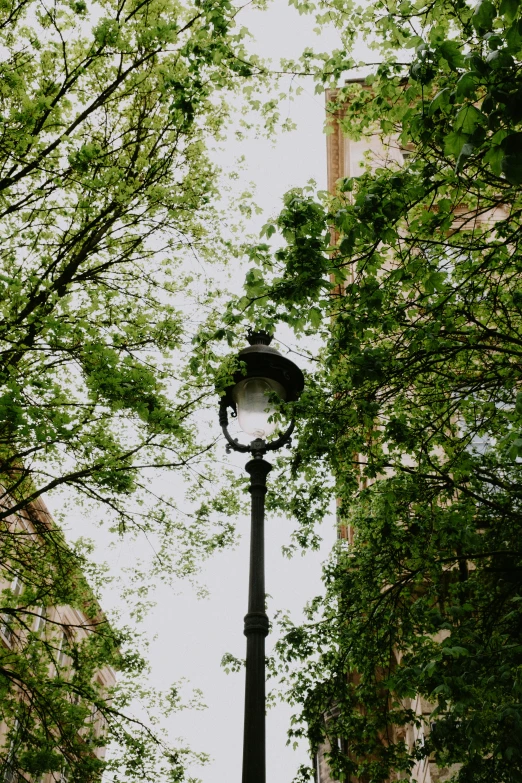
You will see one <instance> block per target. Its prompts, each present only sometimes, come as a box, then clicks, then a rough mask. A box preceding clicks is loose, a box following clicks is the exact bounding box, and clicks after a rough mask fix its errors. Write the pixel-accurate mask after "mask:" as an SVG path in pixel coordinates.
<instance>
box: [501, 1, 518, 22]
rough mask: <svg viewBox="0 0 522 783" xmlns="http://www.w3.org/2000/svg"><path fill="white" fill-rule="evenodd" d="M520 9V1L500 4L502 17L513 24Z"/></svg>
mask: <svg viewBox="0 0 522 783" xmlns="http://www.w3.org/2000/svg"><path fill="white" fill-rule="evenodd" d="M519 7H520V0H502V2H501V3H500V8H499V13H500V15H501V16H505V17H506V21H508V22H512V21H513V20H514V19H515V17H516V15H517V13H518V9H519Z"/></svg>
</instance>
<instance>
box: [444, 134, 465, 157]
mask: <svg viewBox="0 0 522 783" xmlns="http://www.w3.org/2000/svg"><path fill="white" fill-rule="evenodd" d="M468 140H469V136H468V135H467V134H465V133H462V132H461V131H453V132H452V133H448V135H447V136H445V137H444V153H445V154H446V155H449V156H450V157H453V158H458V157H459V155H460V153H461V152H462V147H463V146H464V144H467V143H468Z"/></svg>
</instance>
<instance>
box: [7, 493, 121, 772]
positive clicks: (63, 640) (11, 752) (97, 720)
mask: <svg viewBox="0 0 522 783" xmlns="http://www.w3.org/2000/svg"><path fill="white" fill-rule="evenodd" d="M2 525H3V534H4V535H19V536H22V537H24V539H25V544H24V545H25V546H27V545H28V543H29V545H30V546H34V547H35V548H37V547H38V546H39V544H41V536H42V532H43V531H45V530H48V531H50V532H55V531H57V527H56V525H55V523H54V521H53V519H52V517H51V515H50V513H49V511H48V509H47V507H46V506H45V504H44V502H43V501H42V500H41V499H38V500H36V501H34V502H33V503H31V504H30V506H29V507H28V508H27V509H25V510H24V511H22V512H18V513H17V514H16V515H14V514H13V515H10V516H8V517H7V518H5V519H4V520H3V522H2ZM39 531H40V532H39ZM0 569H1V570H0V604H1V603H2V598H1V595H2V591H5V590H6V589H7V590H9V592H10V597H12V598H14V599H15V600H16V599H19V604H20V605H21V606H23V607H24V609H25V608H26V606H25V604H24V603H23V594H24V584H23V582H22V579H21V578H20V576H19V575H18V573H17V570H18V569H17V565H16V563H1V564H0ZM4 595H5V593H4ZM93 605H94V607H95V609H96V616H95V617H94V618H93V612H92V606H93ZM4 607H5V608H4V609H3V610H2V607H1V605H0V667H7V668H8V667H9V659H10V654H11V653H12V652H16V651H18V652H19V651H20V650H21V649H23V647H24V640H25V639H26V638H27V636H28V635H29V633H31V634H33V635H38V636H39V637H40V638H41V640H42V644H45V645H46V649H47V651H48V657H49V666H48V676H49V678H50V679H52V678H53V677H56V676H57V673H58V671H60V674H61V676H62V678H63V677H64V676H65V678H68V676H69V675H70V674H72V671H73V660H72V658H71V655H70V654H69V652H70V645H71V641H74V642H80V641H81V640H82V639H86V638H87V637H88V636H89V634H91V633H93V632H95V630H96V627H97V626H98V625H99V624H100V623H106V622H107V621H106V619H105V618H104V616H103V614H102V612H101V610H100V608H99V606H98V605H97V604H96V602H95V601H94V599H93V598H91V607H90V611H89V612H88V613H87V611H85V612H84V611H82V610H81V609H78V608H73V607H71V606H51V607H49V606H48V607H46V608H44V607H43V606H38V605H37V606H31V607H27V614H25V615H24V622H23V624H22V625H21V624H20V623H15V622H14V621H13V615H12V614H10V613H9V612H8V611H7V605H6V604H5V603H4ZM95 681H96V682H95V684H96V685H97V686H99V688H100V691H101V692H102V693H103V692H108V691H109V689H110V688H111V687H112V686H113V685H114V684H115V682H116V675H115V672H114V670H113V669H112V668H111V667H110V666H105V667H104V668H102V669H101V670H99V671H98V672H96V675H95ZM71 698H74V696H72V697H71ZM20 700H21V701H23V700H25V701H27V695H22V692H21V691H20ZM75 703H77V702H75ZM3 713H4V711H3V710H1V711H0V751H1V755H2V757H3V763H2V764H0V783H23V782H25V781H27V783H67V781H68V779H69V777H68V773H67V770H66V767H65V765H64V768H63V770H62V771H60V772H53V773H51V772H48V773H45V774H42V775H40V776H39V777H37V778H34V777H30V776H28V775H27V774H23V773H22V772H20V770H19V769H18V768H17V764H16V745H17V743H16V737H17V726H16V725H15V726H14V727H13V726H8V725H7V724H6V721H5V719H4V716H3ZM16 723H17V721H16ZM13 728H14V731H13ZM88 728H89V732H90V736H91V737H92V736H94V737H96V738H101V737H103V735H104V732H105V723H104V718H103V716H102V715H101V714H100V713H99V712H98V710H97V709H96V708H95V707H93V708H92V709H91V713H90V718H89V727H88ZM8 731H9V734H10V737H8V736H7V735H8ZM86 753H91V754H94V755H95V756H96V757H98V758H100V759H102V758H104V756H105V747H103V746H102V745H100V746H97V745H96V746H95V745H89V746H88V745H87V743H86Z"/></svg>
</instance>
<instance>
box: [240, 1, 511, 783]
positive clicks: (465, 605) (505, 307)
mask: <svg viewBox="0 0 522 783" xmlns="http://www.w3.org/2000/svg"><path fill="white" fill-rule="evenodd" d="M302 10H305V11H306V10H310V6H309V5H306V6H305V5H303V6H302ZM318 13H324V16H323V21H325V20H328V21H329V22H333V23H334V24H336V25H337V27H338V29H339V30H340V32H341V34H342V35H343V43H344V47H345V48H343V49H341V50H339V51H337V52H334V53H331V54H329V55H325V56H323V57H322V58H321V57H318V58H317V59H316V60H314V58H313V56H312V54H311V53H310V52H308V53H307V55H306V57H305V60H304V63H305V68H306V70H307V71H308V73H313V74H314V75H315V77H316V78H317V80H318V84H319V89H322V86H323V85H325V84H326V85H335V83H336V82H337V81H338V80H339V81H340V79H341V76H342V74H343V71H344V70H345V69H347V68H350V67H353V66H354V64H355V60H354V54H353V50H354V39H355V38H356V36H360V37H363V38H366V39H370V40H371V42H372V45H373V48H374V49H375V50H376V52H377V57H376V59H377V60H378V61H379V63H378V64H377V65H374V66H372V67H371V71H372V75H371V76H369V77H368V78H367V79H366V84H365V85H364V84H346V85H345V86H342V87H341V88H340V89H339V91H338V92H337V97H336V99H335V101H334V102H333V103H331V104H330V105H329V107H328V108H329V110H330V111H332V112H338V113H339V114H340V115H341V116H342V118H343V119H342V120H341V121H342V124H343V128H344V130H345V132H346V133H347V134H348V135H349V136H351V137H352V138H361V137H362V136H364V135H365V134H371V133H373V132H377V133H379V134H380V136H381V137H382V139H383V142H384V143H385V144H390V143H392V144H395V145H396V146H402V147H409V148H411V149H412V150H413V153H412V155H411V156H410V157H408V159H407V161H406V162H405V163H404V165H399V163H397V157H395V161H394V160H393V158H392V157H391V158H390V159H389V160H387V161H386V162H385V163H382V164H381V165H380V166H379V167H378V168H376V169H372V168H371V167H368V168H367V169H366V171H364V172H363V171H361V175H360V176H357V177H353V178H351V179H345V180H341V181H340V182H339V183H338V186H339V187H338V192H337V193H336V194H335V196H333V197H331V198H329V197H327V196H326V195H325V194H317V195H315V194H314V193H311V192H310V190H309V189H306V188H305V189H300V190H299V189H296V190H294V191H292V192H290V193H288V194H287V196H286V198H285V204H284V209H283V211H282V212H281V214H280V215H279V217H278V218H277V219H276V220H275V221H273V222H272V223H270V224H267V226H266V227H265V229H264V234H265V236H266V237H267V238H269V237H270V236H271V235H272V234H273V233H274V232H279V236H280V237H281V239H282V245H281V247H280V248H279V249H278V250H276V251H275V252H272V250H271V248H270V246H269V244H268V243H267V242H265V241H263V242H262V243H261V244H258V245H257V246H255V247H253V248H250V251H249V252H250V256H251V258H252V259H253V261H254V262H255V266H254V267H253V268H252V270H251V271H250V272H249V273H248V275H247V281H246V286H245V296H244V297H242V298H241V299H240V300H239V301H236V302H235V303H234V304H232V305H231V307H230V309H229V312H228V314H227V322H228V323H229V324H234V323H238V322H241V320H242V319H244V318H245V317H246V318H247V319H248V318H250V319H256V321H257V323H260V322H261V323H263V324H264V325H265V326H267V327H273V326H274V325H275V324H277V323H278V322H285V323H288V324H290V325H291V326H292V327H293V328H294V329H295V331H296V333H297V334H301V335H305V336H307V335H312V334H314V335H315V334H320V335H321V336H323V337H324V347H323V349H322V350H321V352H320V353H319V355H318V356H315V357H314V358H315V360H316V366H317V371H316V372H315V373H311V376H310V378H309V381H308V385H307V391H306V393H305V394H304V395H303V398H302V400H301V401H300V402H299V403H298V404H296V405H295V406H294V410H295V413H296V415H297V416H298V419H299V423H300V427H299V443H298V446H297V448H296V449H295V453H294V456H293V457H292V458H288V461H287V470H286V473H285V474H284V478H283V481H281V482H280V484H279V486H278V487H277V492H275V493H274V494H273V495H272V502H273V503H278V502H280V503H281V506H282V507H286V508H289V509H291V510H292V512H293V513H294V514H295V515H296V516H297V517H298V518H299V520H300V522H301V532H304V535H303V536H302V538H303V540H305V539H306V537H307V535H308V531H309V528H310V525H311V524H312V523H313V522H314V520H315V519H316V518H317V517H318V516H319V517H320V516H321V514H322V513H324V510H323V509H324V498H325V482H324V476H325V473H327V472H328V471H330V472H331V474H332V475H333V477H334V479H333V484H334V487H333V491H334V492H335V495H336V496H337V497H338V498H339V499H340V507H339V523H340V524H341V525H343V526H349V527H350V529H351V530H353V542H351V543H348V542H347V541H340V542H339V546H338V548H337V550H336V551H335V553H334V555H333V557H332V560H331V562H330V563H329V564H328V566H327V567H326V571H325V591H326V592H325V596H324V598H317V599H316V600H315V601H314V602H312V604H311V606H310V609H309V620H310V622H309V623H308V624H306V625H304V626H302V627H296V626H293V625H292V623H291V622H290V621H287V622H286V625H285V626H284V627H285V631H286V636H285V638H284V640H283V642H282V643H281V644H280V657H281V661H280V663H281V668H280V671H281V672H282V674H281V676H282V678H283V681H286V684H287V687H288V688H289V698H290V700H291V701H292V702H293V703H294V705H296V708H297V715H296V719H295V720H296V722H295V724H294V726H293V729H292V732H291V734H294V735H298V736H299V735H301V736H303V735H304V736H307V737H308V738H309V740H310V743H311V748H312V751H315V750H316V749H317V747H318V745H319V744H320V743H321V742H323V741H324V740H325V737H328V736H329V737H330V739H331V740H333V739H334V738H335V739H339V740H340V741H339V742H337V741H332V747H331V752H330V764H331V768H332V772H333V777H334V778H335V779H338V780H348V779H350V776H351V775H353V776H356V777H357V778H358V779H361V780H365V781H370V782H371V783H377V781H384V780H387V779H389V777H390V776H391V775H393V774H396V773H404V772H406V773H407V772H408V771H411V770H412V768H413V766H414V764H415V763H416V762H417V761H419V760H422V759H426V758H428V757H429V758H431V759H432V760H433V761H434V762H435V763H436V764H437V765H438V766H439V767H451V769H452V774H453V776H454V778H455V779H456V780H459V781H462V783H464V781H473V783H478V782H479V781H488V783H492V782H495V783H496V782H498V783H500V782H501V781H502V783H505V782H506V781H518V780H520V779H521V777H522V753H521V750H520V748H521V747H522V746H521V742H520V740H521V738H522V711H521V706H520V705H521V680H520V666H521V663H522V658H521V652H522V646H521V644H522V637H521V629H522V622H521V621H522V616H521V600H522V592H521V589H522V577H521V574H522V571H521V568H522V559H521V557H522V552H521V549H520V536H521V493H520V486H521V469H522V462H521V457H522V436H521V427H522V386H521V369H522V364H521V359H522V353H521V348H522V342H521V334H522V294H521V286H520V280H521V270H522V256H521V250H520V236H521V228H522V225H521V214H522V213H521V207H522V202H521V195H520V184H521V182H522V174H521V172H522V147H521V143H522V142H521V140H522V127H521V121H522V113H521V106H522V103H521V100H520V98H521V95H522V76H521V55H522V17H521V10H520V4H519V2H518V0H502V2H491V0H480V1H479V2H478V4H477V5H476V6H475V7H474V8H473V7H471V6H470V5H468V4H467V3H465V2H460V1H458V2H446V1H445V0H442V2H437V3H423V2H415V3H414V2H410V0H405V1H404V2H401V3H400V4H399V3H394V2H382V1H381V2H377V3H374V4H368V5H367V6H364V7H357V6H355V5H354V4H352V3H349V2H345V0H339V2H333V3H328V5H327V6H326V4H324V7H323V5H321V6H320V7H319V8H318ZM291 67H294V68H296V69H297V68H298V67H299V66H298V65H293V66H291ZM301 70H302V68H301ZM368 70H369V69H367V71H368ZM332 229H333V234H332V233H331V231H332ZM332 236H333V237H334V239H335V241H333V240H332V238H331V237H332ZM337 237H338V238H339V239H338V241H337V239H336V238H337ZM278 498H279V499H280V500H278ZM295 661H298V662H300V664H301V665H298V666H297V671H294V662H295ZM416 695H420V696H422V697H423V698H424V699H426V700H428V701H429V702H430V703H431V704H432V705H433V711H432V712H431V715H430V716H429V718H426V717H423V716H422V715H419V714H417V713H416V712H415V710H414V709H413V702H414V698H415V696H416ZM325 715H328V716H329V717H328V719H327V720H326V721H325ZM430 727H431V731H430ZM414 728H415V729H416V730H417V732H418V733H417V737H419V738H420V737H421V736H422V733H424V740H422V739H419V740H418V741H417V742H416V743H413V744H412V743H411V742H410V743H409V744H408V743H405V741H404V737H405V732H410V736H411V732H412V730H413V729H414ZM451 765H456V766H455V767H452V766H451ZM308 772H310V770H308V771H307V770H302V771H301V773H302V776H303V777H306V775H307V773H308Z"/></svg>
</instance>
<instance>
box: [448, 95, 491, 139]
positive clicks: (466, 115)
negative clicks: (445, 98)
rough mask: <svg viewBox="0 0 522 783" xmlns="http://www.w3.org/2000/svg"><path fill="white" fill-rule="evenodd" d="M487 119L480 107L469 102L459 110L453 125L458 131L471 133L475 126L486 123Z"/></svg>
mask: <svg viewBox="0 0 522 783" xmlns="http://www.w3.org/2000/svg"><path fill="white" fill-rule="evenodd" d="M485 121H486V118H485V116H484V114H483V113H482V112H481V111H480V109H477V108H476V107H475V106H473V104H471V103H468V104H466V105H465V106H463V107H462V108H461V109H460V110H459V112H458V114H457V116H456V117H455V122H454V125H453V127H454V129H455V130H456V131H459V132H461V133H466V134H469V135H471V134H472V133H473V131H474V130H475V128H477V126H478V125H484V124H485Z"/></svg>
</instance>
